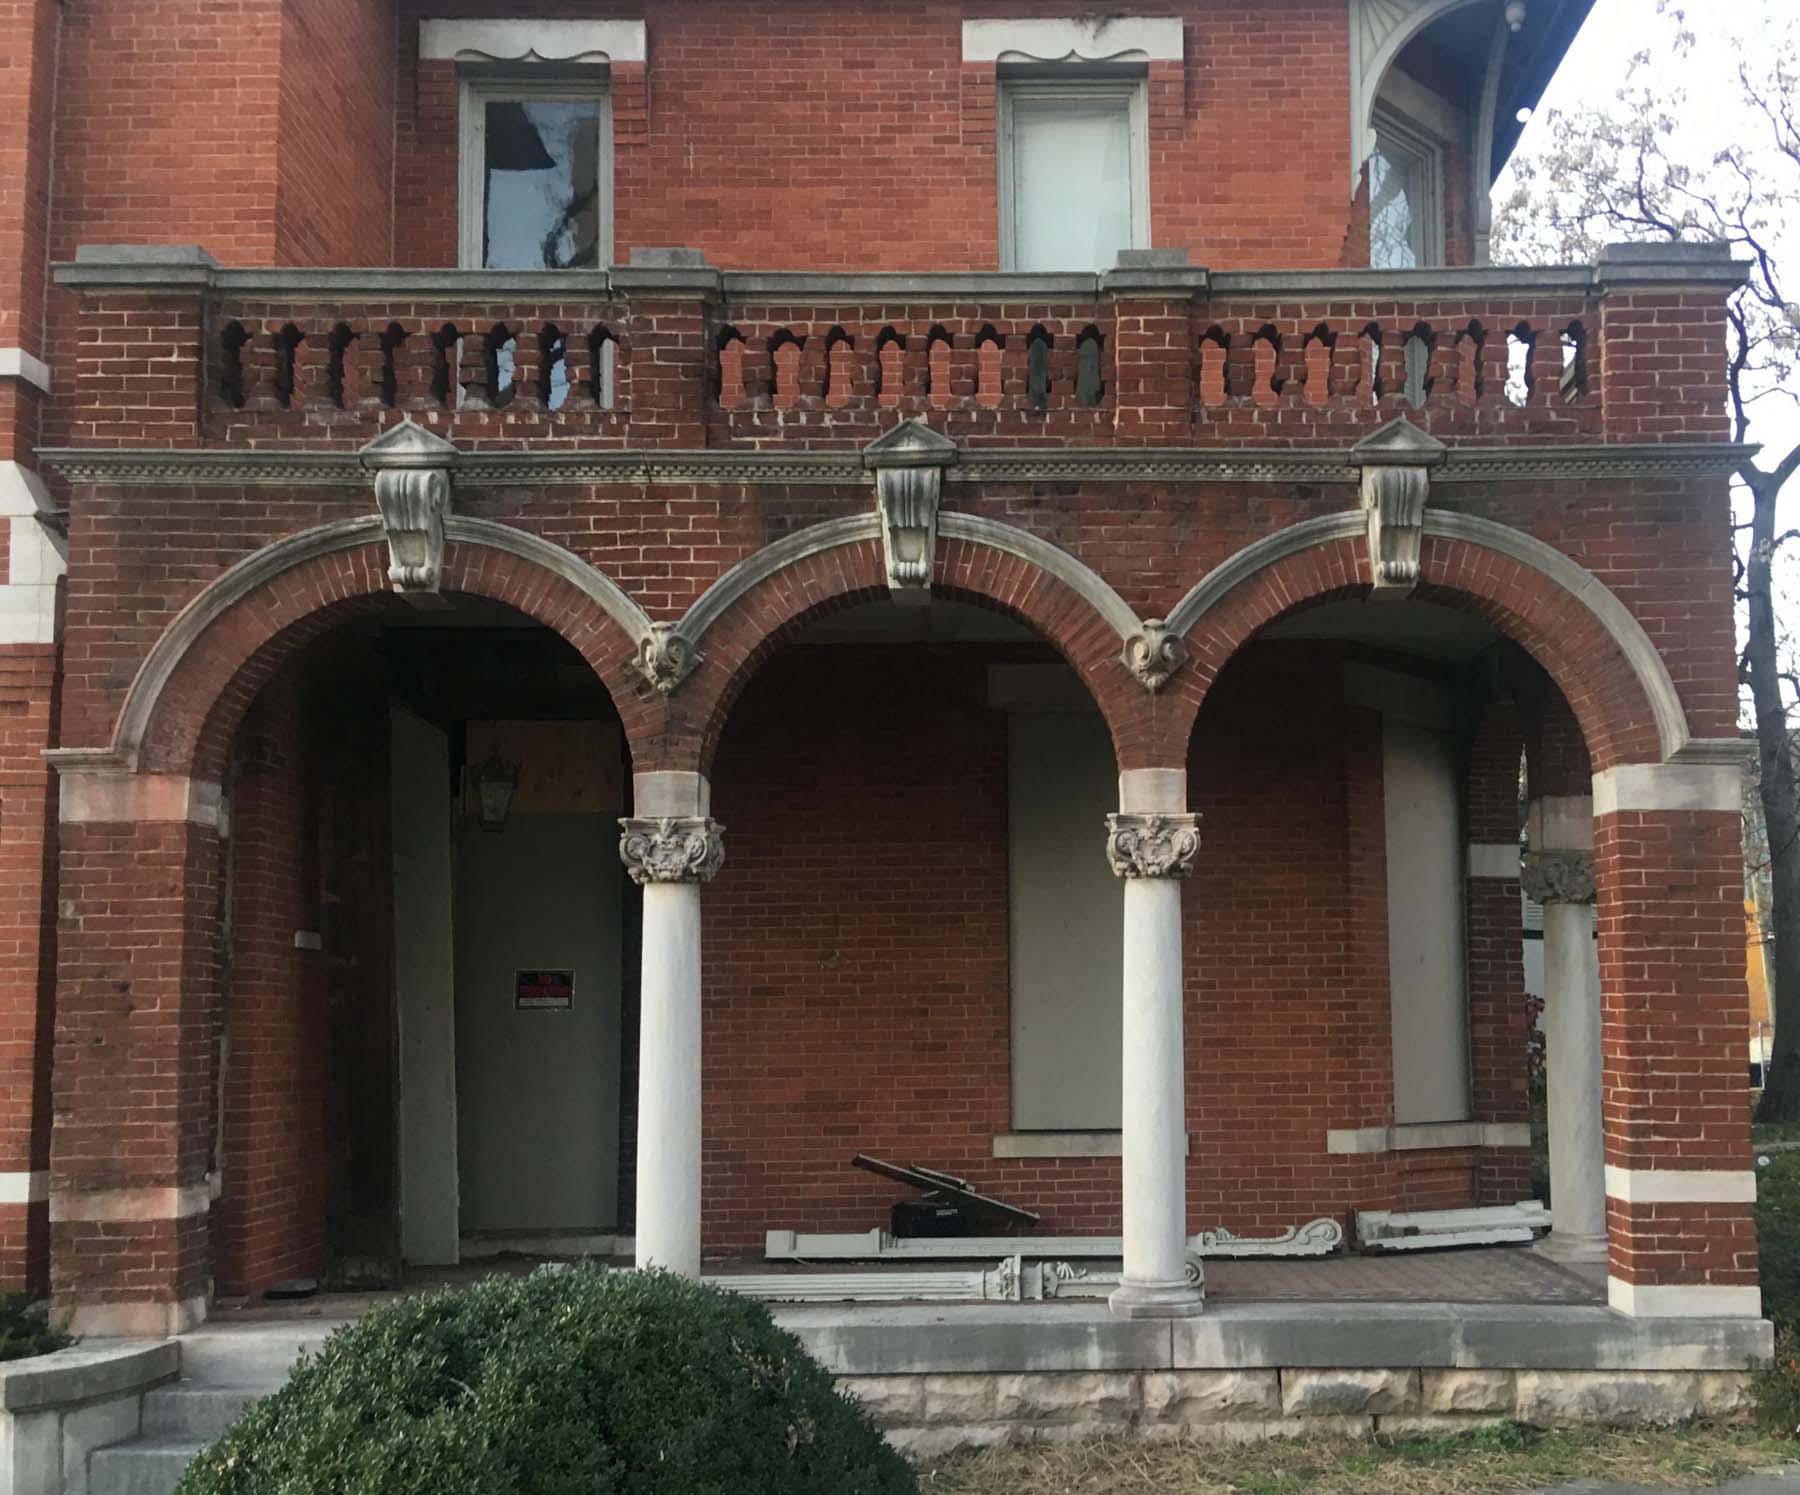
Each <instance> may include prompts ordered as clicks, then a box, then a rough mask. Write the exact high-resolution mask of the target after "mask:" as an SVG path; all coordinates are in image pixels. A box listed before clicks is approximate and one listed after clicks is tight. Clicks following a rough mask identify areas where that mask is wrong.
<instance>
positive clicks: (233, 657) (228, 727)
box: [106, 516, 662, 778]
mask: <svg viewBox="0 0 1800 1495" xmlns="http://www.w3.org/2000/svg"><path fill="white" fill-rule="evenodd" d="M444 529H445V547H444V558H443V567H442V579H441V590H442V591H443V592H445V593H467V594H469V595H471V596H477V597H482V598H485V599H487V600H488V601H492V602H499V603H504V604H505V605H507V606H509V607H512V608H514V609H516V610H517V611H518V612H521V613H523V614H525V615H526V616H527V617H530V618H532V619H534V620H535V621H537V622H539V623H541V624H543V625H544V626H545V627H547V628H549V629H551V630H552V631H553V632H555V633H557V634H559V635H560V636H561V637H562V638H563V639H565V640H566V641H567V642H568V643H569V644H570V645H571V646H572V647H574V648H575V649H576V650H577V651H578V652H579V653H580V654H581V656H582V657H583V658H584V659H585V660H586V661H587V663H588V664H589V666H590V667H591V668H592V669H593V670H594V672H595V674H596V675H598V676H599V677H600V680H601V682H602V683H603V684H604V685H605V686H606V689H607V692H608V693H609V695H610V696H611V697H612V701H613V705H614V707H615V709H616V710H617V711H618V713H619V717H620V720H621V721H622V722H623V724H624V730H625V736H626V740H627V742H628V743H629V744H630V746H631V748H632V750H633V754H634V758H635V757H636V755H637V754H638V753H639V752H640V751H641V750H642V749H643V748H644V747H646V746H648V745H649V743H650V741H651V738H652V736H653V735H654V733H655V731H656V730H657V728H658V727H659V726H660V723H661V715H662V712H661V698H660V697H659V696H657V695H656V693H655V691H654V690H652V689H651V687H650V685H649V683H648V682H647V681H646V680H645V679H644V678H643V677H642V676H641V675H640V674H639V673H638V672H637V670H636V669H635V668H634V665H635V661H636V660H637V659H638V657H639V655H640V652H641V650H642V648H643V643H644V640H645V639H646V638H647V637H648V636H649V635H650V632H651V628H650V623H649V619H648V618H647V617H646V616H645V615H644V613H643V611H642V609H640V608H639V607H638V606H637V604H636V603H635V602H633V601H632V600H631V599H630V598H629V597H628V596H626V594H625V593H624V592H623V591H622V590H620V588H619V587H618V586H617V584H616V583H614V582H613V581H612V580H611V579H610V578H608V577H607V576H606V575H605V574H604V573H602V572H600V571H598V570H597V569H595V568H594V567H592V566H590V565H588V563H587V562H585V561H583V560H582V559H581V558H580V557H579V556H576V555H574V554H572V553H571V552H569V551H567V550H564V549H563V548H562V547H560V546H558V545H555V544H552V543H551V542H550V541H548V540H545V539H542V538H541V537H539V536H537V535H533V534H531V533H529V532H528V531H525V530H519V529H514V528H512V527H511V526H509V525H503V524H498V523H495V522H494V521H492V520H485V519H471V518H463V517H452V518H450V519H448V520H446V521H445V526H444ZM392 596H393V594H392V592H391V591H390V588H389V582H388V553H387V543H386V538H385V534H384V532H383V529H382V526H381V521H380V520H379V518H376V517H373V516H371V517H368V518H362V519H352V520H342V521H339V522H337V523H334V524H327V525H320V526H318V527H316V528H314V529H309V530H305V531H303V532H301V533H300V534H297V535H291V536H288V537H286V538H284V539H282V540H278V541H275V542H274V543H273V544H270V545H266V546H264V547H263V548H262V549H260V550H257V551H255V552H253V553H252V554H250V555H248V556H246V557H244V558H243V559H242V560H240V561H238V562H237V563H236V564H235V565H233V566H231V567H230V568H229V569H227V570H226V571H225V572H223V573H222V574H221V575H219V576H218V577H216V578H215V579H214V580H213V581H212V582H211V583H209V584H208V585H207V587H206V588H205V589H204V590H203V591H202V592H201V593H200V594H199V595H198V596H197V597H195V598H194V599H193V600H192V601H191V602H189V603H188V605H187V606H186V607H184V608H183V609H182V610H181V612H180V613H179V614H178V615H177V616H176V617H175V619H174V620H173V621H172V622H171V623H170V624H169V626H168V627H167V628H166V629H164V631H163V633H162V634H161V635H160V636H159V637H158V639H157V641H156V643H155V644H154V645H153V646H152V648H151V650H150V652H149V654H148V655H146V656H145V659H144V662H143V664H142V665H141V666H139V668H138V671H137V674H136V675H135V676H134V677H133V679H132V683H131V685H130V687H129V689H128V690H127V692H126V695H125V700H124V702H123V704H122V706H121V708H120V711H119V715H118V718H117V721H116V723H115V726H114V729H113V739H112V742H111V744H110V746H109V748H108V749H107V750H106V752H107V756H108V757H110V758H111V759H113V761H114V762H116V763H117V764H119V765H120V766H122V767H124V768H127V769H130V770H133V771H141V772H161V773H189V774H193V775H196V776H199V777H203V778H215V777H217V775H218V773H219V771H220V769H221V767H222V765H223V762H224V758H225V753H226V750H227V745H228V743H229V739H230V736H231V733H232V731H233V730H234V729H235V726H236V723H237V722H238V720H239V719H241V717H242V715H243V713H244V711H245V710H246V709H247V708H248V706H249V704H250V701H251V700H252V699H253V698H254V696H255V694H256V692H257V691H258V690H259V689H260V688H261V686H262V685H263V684H264V682H265V681H267V680H268V678H269V677H270V676H271V675H273V674H274V673H275V671H276V669H277V668H278V667H279V666H280V665H281V663H282V662H283V661H284V660H286V659H287V658H289V657H290V656H291V655H292V654H293V653H294V652H295V651H296V650H298V649H299V648H301V647H303V646H304V645H305V644H306V643H307V642H309V641H310V640H311V639H312V638H314V637H316V636H317V635H318V634H320V633H323V632H324V631H325V630H326V629H328V628H330V627H332V626H334V625H335V624H337V623H339V622H341V621H343V620H344V619H345V618H346V617H348V616H350V615H352V614H354V613H356V612H358V611H363V610H367V609H370V608H373V607H376V606H382V605H385V604H386V603H387V601H388V600H389V599H390V598H392Z"/></svg>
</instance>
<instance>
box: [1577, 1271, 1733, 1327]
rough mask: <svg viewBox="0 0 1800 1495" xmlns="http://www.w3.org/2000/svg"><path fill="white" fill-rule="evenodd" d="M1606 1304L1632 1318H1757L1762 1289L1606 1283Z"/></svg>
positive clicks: (1710, 1285)
mask: <svg viewBox="0 0 1800 1495" xmlns="http://www.w3.org/2000/svg"><path fill="white" fill-rule="evenodd" d="M1606 1303H1607V1306H1608V1307H1609V1308H1611V1309H1612V1310H1613V1311H1614V1312H1616V1313H1623V1314H1627V1315H1629V1316H1630V1317H1632V1318H1665V1319H1666V1318H1684V1319H1691V1318H1749V1319H1753V1318H1761V1317H1762V1289H1761V1288H1759V1287H1735V1286H1725V1285H1720V1284H1714V1283H1693V1284H1689V1283H1639V1282H1626V1281H1623V1280H1622V1279H1620V1278H1618V1277H1608V1278H1607V1279H1606Z"/></svg>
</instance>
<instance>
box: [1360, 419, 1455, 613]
mask: <svg viewBox="0 0 1800 1495" xmlns="http://www.w3.org/2000/svg"><path fill="white" fill-rule="evenodd" d="M1445 451H1446V449H1445V447H1444V443H1443V442H1441V441H1439V440H1438V439H1437V438H1436V437H1435V436H1432V435H1429V434H1428V433H1426V432H1424V431H1421V430H1420V429H1419V428H1418V427H1417V426H1415V425H1414V424H1413V423H1412V422H1411V421H1409V420H1408V419H1407V418H1406V417H1405V416H1404V415H1399V416H1395V417H1394V419H1393V420H1391V421H1389V422H1388V423H1387V424H1386V425H1385V426H1383V427H1382V428H1381V429H1380V430H1379V431H1376V432H1374V433H1372V434H1371V435H1368V436H1365V437H1364V438H1363V439H1362V440H1361V441H1359V442H1357V443H1356V445H1355V446H1354V447H1352V448H1351V449H1350V460H1351V462H1352V463H1354V464H1355V465H1356V466H1358V467H1360V468H1361V469H1362V506H1363V511H1364V513H1366V514H1367V515H1368V520H1369V575H1370V577H1371V579H1372V580H1373V581H1374V584H1375V590H1374V592H1373V594H1372V595H1373V596H1374V597H1376V598H1401V597H1409V596H1411V595H1412V592H1413V589H1414V588H1415V587H1417V586H1418V584H1419V551H1420V546H1421V543H1422V542H1423V540H1424V535H1425V503H1426V500H1427V499H1428V498H1429V497H1430V496H1431V469H1432V468H1433V467H1435V466H1436V465H1437V464H1438V463H1440V462H1442V461H1443V460H1444V456H1445Z"/></svg>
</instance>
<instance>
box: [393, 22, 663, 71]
mask: <svg viewBox="0 0 1800 1495" xmlns="http://www.w3.org/2000/svg"><path fill="white" fill-rule="evenodd" d="M648 55H649V52H648V48H647V47H646V45H645V39H644V23H643V22H642V21H421V22H419V56H420V57H421V58H423V59H424V60H425V61H426V62H642V61H643V60H644V59H645V58H646V57H647V56H648Z"/></svg>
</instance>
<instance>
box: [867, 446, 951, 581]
mask: <svg viewBox="0 0 1800 1495" xmlns="http://www.w3.org/2000/svg"><path fill="white" fill-rule="evenodd" d="M956 458H957V447H956V443H955V442H954V441H951V440H950V439H949V438H948V437H947V436H940V435H939V434H938V433H937V432H936V431H934V430H932V429H931V427H930V426H928V425H926V424H925V423H924V422H923V421H920V420H907V421H902V422H901V423H900V424H899V425H897V426H895V427H894V429H893V430H891V431H889V432H888V433H887V435H885V436H881V437H878V438H877V439H876V440H874V441H872V442H870V443H869V445H868V446H866V447H864V448H863V464H864V466H866V467H869V468H870V469H872V470H873V471H874V473H875V508H876V512H877V513H879V514H880V516H881V549H882V554H883V557H884V558H885V560H886V562H887V582H888V590H889V591H890V592H892V593H893V595H894V598H895V600H896V601H915V602H925V601H929V600H930V597H931V567H932V561H933V559H934V557H935V556H936V553H937V519H938V505H939V503H940V502H941V501H942V498H943V493H944V470H945V469H946V468H948V467H949V466H951V465H952V464H953V463H954V462H955V461H956Z"/></svg>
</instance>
